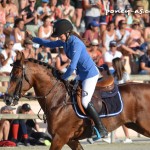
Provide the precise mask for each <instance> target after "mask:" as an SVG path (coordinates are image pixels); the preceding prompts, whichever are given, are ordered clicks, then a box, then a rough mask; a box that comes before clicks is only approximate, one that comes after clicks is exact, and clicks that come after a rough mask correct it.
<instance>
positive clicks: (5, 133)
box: [0, 106, 15, 141]
mask: <svg viewBox="0 0 150 150" xmlns="http://www.w3.org/2000/svg"><path fill="white" fill-rule="evenodd" d="M14 109H15V108H13V107H11V106H3V107H2V108H1V114H13V110H14ZM10 127H11V120H7V119H1V120H0V141H2V140H8V137H9V132H10Z"/></svg>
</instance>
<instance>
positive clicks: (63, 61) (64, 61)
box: [55, 47, 70, 72]
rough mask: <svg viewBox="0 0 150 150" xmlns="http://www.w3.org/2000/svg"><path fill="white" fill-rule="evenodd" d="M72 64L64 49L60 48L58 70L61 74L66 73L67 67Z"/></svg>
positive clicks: (57, 61) (57, 57) (57, 60)
mask: <svg viewBox="0 0 150 150" xmlns="http://www.w3.org/2000/svg"><path fill="white" fill-rule="evenodd" d="M69 64H70V60H69V59H68V57H67V56H66V54H65V51H64V48H63V47H59V54H58V55H57V56H56V63H55V65H56V69H58V70H59V71H61V72H66V70H67V67H68V66H69Z"/></svg>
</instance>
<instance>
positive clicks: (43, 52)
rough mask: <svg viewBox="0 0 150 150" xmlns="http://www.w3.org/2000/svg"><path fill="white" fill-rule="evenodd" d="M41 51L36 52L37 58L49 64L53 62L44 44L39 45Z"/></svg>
mask: <svg viewBox="0 0 150 150" xmlns="http://www.w3.org/2000/svg"><path fill="white" fill-rule="evenodd" d="M40 47H41V49H42V50H41V51H40V52H39V53H38V54H37V59H38V60H40V61H43V62H45V63H48V64H51V65H52V63H53V60H52V56H51V53H50V52H49V51H50V50H49V48H48V47H45V46H40Z"/></svg>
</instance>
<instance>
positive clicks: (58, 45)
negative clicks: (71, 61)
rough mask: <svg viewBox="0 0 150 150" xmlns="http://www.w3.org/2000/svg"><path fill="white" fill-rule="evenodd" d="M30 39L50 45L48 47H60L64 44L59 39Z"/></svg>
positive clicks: (46, 45)
mask: <svg viewBox="0 0 150 150" xmlns="http://www.w3.org/2000/svg"><path fill="white" fill-rule="evenodd" d="M32 41H33V42H34V43H38V44H40V45H43V46H45V47H50V48H55V47H60V46H63V45H64V43H63V42H62V41H61V40H57V41H50V40H45V39H41V38H37V37H35V38H33V40H32Z"/></svg>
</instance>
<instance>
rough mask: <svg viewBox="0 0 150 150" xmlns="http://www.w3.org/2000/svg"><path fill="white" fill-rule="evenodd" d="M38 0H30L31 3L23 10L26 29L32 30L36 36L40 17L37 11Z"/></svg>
mask: <svg viewBox="0 0 150 150" xmlns="http://www.w3.org/2000/svg"><path fill="white" fill-rule="evenodd" d="M35 3H36V0H29V5H28V6H27V7H25V8H24V9H23V10H22V11H21V14H22V18H23V20H24V23H25V26H26V30H28V31H29V32H31V34H32V35H33V36H34V37H35V36H36V35H37V31H38V26H37V23H38V18H37V12H36V8H35Z"/></svg>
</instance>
